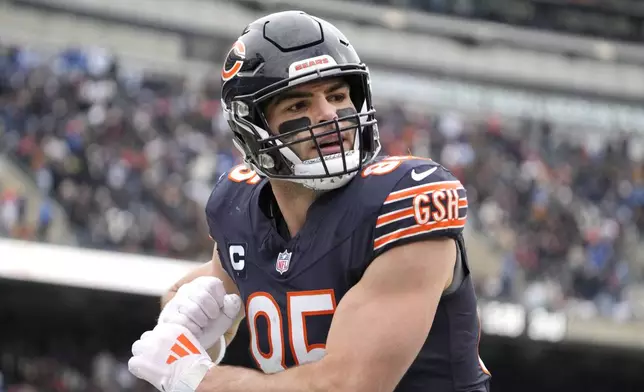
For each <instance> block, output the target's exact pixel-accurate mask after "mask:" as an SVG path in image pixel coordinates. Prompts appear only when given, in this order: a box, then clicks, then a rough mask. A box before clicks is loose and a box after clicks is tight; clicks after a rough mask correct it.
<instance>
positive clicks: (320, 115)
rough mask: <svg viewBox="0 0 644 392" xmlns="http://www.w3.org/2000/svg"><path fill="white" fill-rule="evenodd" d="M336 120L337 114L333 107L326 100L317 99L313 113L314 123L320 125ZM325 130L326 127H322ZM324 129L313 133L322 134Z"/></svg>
mask: <svg viewBox="0 0 644 392" xmlns="http://www.w3.org/2000/svg"><path fill="white" fill-rule="evenodd" d="M336 118H338V112H337V108H336V107H335V105H333V104H331V103H330V102H329V101H327V100H326V98H322V99H317V100H316V104H315V112H314V123H315V124H320V123H323V122H326V121H332V120H335V119H336ZM324 128H327V129H328V127H324ZM324 130H325V129H320V128H318V129H316V131H315V133H320V132H324Z"/></svg>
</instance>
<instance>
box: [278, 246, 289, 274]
mask: <svg viewBox="0 0 644 392" xmlns="http://www.w3.org/2000/svg"><path fill="white" fill-rule="evenodd" d="M292 254H293V252H289V251H288V250H285V251H284V252H282V253H280V254H278V255H277V262H276V263H275V269H276V270H277V272H279V273H280V275H283V274H284V272H286V271H288V266H289V264H291V255H292Z"/></svg>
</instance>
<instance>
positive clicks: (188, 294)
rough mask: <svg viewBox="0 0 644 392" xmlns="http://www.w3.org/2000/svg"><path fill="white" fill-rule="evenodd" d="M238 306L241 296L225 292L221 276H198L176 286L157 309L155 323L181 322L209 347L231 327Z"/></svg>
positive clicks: (239, 306)
mask: <svg viewBox="0 0 644 392" xmlns="http://www.w3.org/2000/svg"><path fill="white" fill-rule="evenodd" d="M240 309H241V298H239V296H238V295H237V294H226V289H225V288H224V284H223V282H222V281H221V280H219V279H217V278H215V277H212V276H201V277H198V278H197V279H195V280H193V281H192V282H190V283H186V284H184V285H183V286H181V287H180V288H179V290H177V294H176V295H175V296H174V298H172V299H171V300H170V301H169V302H168V304H167V305H166V306H165V307H164V308H163V310H162V311H161V314H160V315H159V324H167V323H172V324H178V325H182V326H184V327H186V328H187V329H188V330H189V331H190V332H191V333H192V334H193V335H194V336H195V337H196V338H197V340H198V341H199V343H200V344H201V345H202V346H203V347H205V348H206V349H210V348H212V347H213V346H214V345H215V343H217V342H218V341H219V340H220V339H221V337H222V336H223V335H224V333H226V331H228V329H230V328H231V327H232V325H233V322H234V320H235V318H236V317H237V315H238V313H239V310H240ZM222 349H225V347H223V348H222Z"/></svg>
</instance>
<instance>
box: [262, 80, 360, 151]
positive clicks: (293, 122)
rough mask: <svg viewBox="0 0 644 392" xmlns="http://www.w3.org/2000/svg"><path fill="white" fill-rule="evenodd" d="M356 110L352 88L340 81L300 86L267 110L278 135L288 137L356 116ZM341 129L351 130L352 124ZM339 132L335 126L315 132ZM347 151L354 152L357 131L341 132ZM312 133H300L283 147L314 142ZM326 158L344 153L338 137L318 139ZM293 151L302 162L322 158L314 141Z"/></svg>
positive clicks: (343, 122)
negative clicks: (298, 130)
mask: <svg viewBox="0 0 644 392" xmlns="http://www.w3.org/2000/svg"><path fill="white" fill-rule="evenodd" d="M355 113H356V108H355V106H354V105H353V102H352V101H351V98H350V96H349V85H348V84H347V83H346V82H345V81H344V80H342V79H340V78H335V79H327V80H321V81H316V82H311V83H307V84H304V85H302V86H298V87H296V88H294V89H293V90H289V91H288V92H285V93H283V94H280V95H279V96H277V97H276V98H274V99H273V100H272V101H271V102H270V103H269V104H268V106H267V107H266V110H265V116H266V120H267V122H268V125H269V127H270V129H271V132H273V133H274V134H275V135H278V134H284V133H286V132H289V131H293V130H295V129H298V128H302V127H306V126H309V125H315V124H319V123H322V122H325V121H330V120H333V119H334V118H338V117H343V116H346V115H348V114H355ZM339 125H340V128H341V129H342V128H346V127H350V126H351V122H349V121H341V122H340V123H339ZM334 129H335V124H333V123H332V124H330V125H328V126H326V127H319V128H315V129H314V130H313V132H314V134H315V135H320V134H322V133H324V132H328V131H330V130H334ZM341 135H342V144H343V146H344V151H349V150H351V149H353V141H354V137H355V129H353V130H350V131H347V132H341ZM310 137H311V134H310V133H309V132H299V133H297V134H296V135H294V136H291V137H289V138H288V139H286V138H284V139H285V140H282V142H283V143H285V142H290V141H295V140H302V139H306V138H310ZM316 140H317V142H318V144H319V145H320V150H321V151H322V154H323V155H330V154H337V153H340V152H342V150H341V147H340V140H339V139H338V135H337V133H331V134H329V135H327V136H321V137H318V138H316ZM291 149H292V150H293V151H294V152H295V153H296V154H297V155H298V156H299V157H300V159H302V160H308V159H314V158H319V153H318V150H317V148H316V145H315V142H314V141H313V140H308V141H304V142H301V143H296V144H293V145H291Z"/></svg>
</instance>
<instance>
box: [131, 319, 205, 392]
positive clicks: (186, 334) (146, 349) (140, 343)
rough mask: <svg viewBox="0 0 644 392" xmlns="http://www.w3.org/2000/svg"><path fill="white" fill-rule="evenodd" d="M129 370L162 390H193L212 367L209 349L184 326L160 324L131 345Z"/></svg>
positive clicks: (162, 391)
mask: <svg viewBox="0 0 644 392" xmlns="http://www.w3.org/2000/svg"><path fill="white" fill-rule="evenodd" d="M132 355H133V356H132V358H130V360H129V361H128V364H127V365H128V369H129V370H130V373H132V374H134V375H135V376H136V377H138V378H140V379H143V380H145V381H147V382H149V383H150V384H152V385H153V386H154V387H155V388H156V389H158V390H159V391H161V392H194V391H195V390H196V389H197V387H198V386H199V384H200V383H201V381H202V380H203V378H204V376H205V375H206V373H207V372H208V370H209V369H210V368H212V367H213V366H215V364H214V363H212V362H211V361H210V357H209V356H208V354H207V353H206V349H205V348H203V346H201V344H199V342H198V341H197V338H196V337H195V336H194V335H193V334H192V333H191V332H190V331H189V330H188V329H187V328H185V327H183V326H181V325H177V324H158V325H157V326H156V327H155V328H154V329H153V330H152V331H147V332H146V333H144V334H143V335H142V336H141V338H140V339H139V340H137V341H136V342H134V344H133V345H132Z"/></svg>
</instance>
